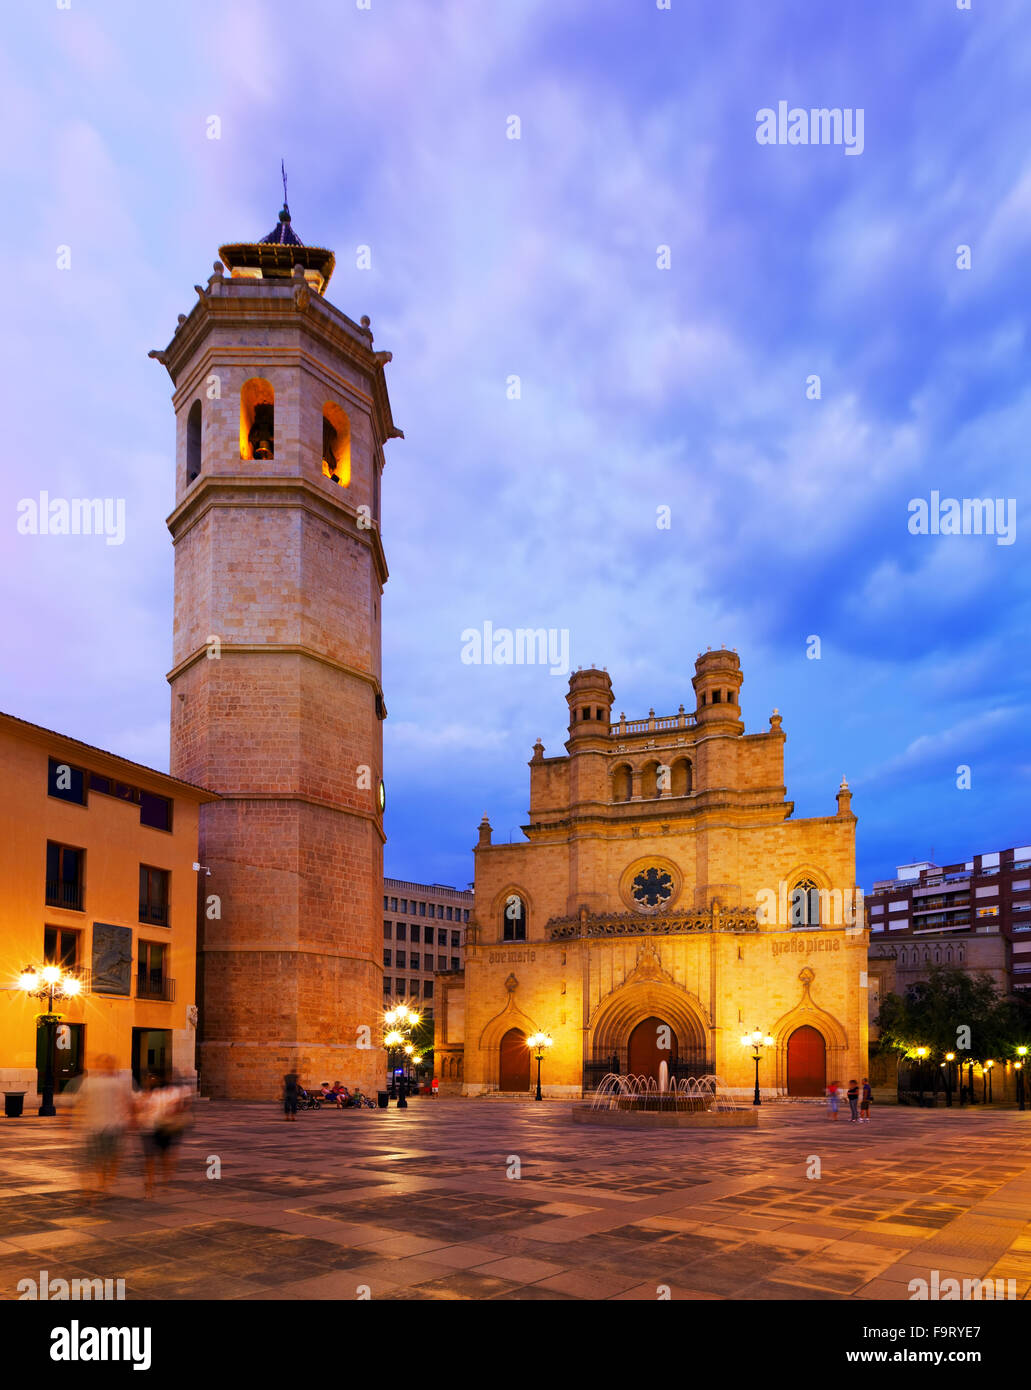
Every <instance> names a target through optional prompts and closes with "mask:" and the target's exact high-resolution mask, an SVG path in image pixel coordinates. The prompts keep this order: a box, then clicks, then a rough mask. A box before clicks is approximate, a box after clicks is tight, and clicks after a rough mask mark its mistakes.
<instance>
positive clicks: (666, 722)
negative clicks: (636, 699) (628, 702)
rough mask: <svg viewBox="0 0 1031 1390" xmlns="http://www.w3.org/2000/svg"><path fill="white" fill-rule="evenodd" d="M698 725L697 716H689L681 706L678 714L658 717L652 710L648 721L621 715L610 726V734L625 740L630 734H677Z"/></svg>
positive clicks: (649, 712)
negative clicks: (678, 731)
mask: <svg viewBox="0 0 1031 1390" xmlns="http://www.w3.org/2000/svg"><path fill="white" fill-rule="evenodd" d="M697 723H698V718H697V716H696V715H694V714H688V713H687V712H686V711H685V710H684V706H683V705H681V706H680V708H679V710H678V711H677V713H676V714H659V715H657V714H656V713H655V711H654V710H653V709H650V710H649V711H648V718H647V719H627V717H626V715H625V714H621V715H620V716H619V721H618V722H617V723H614V724H610V725H609V734H610V736H611V737H612V738H625V737H626V736H627V735H628V734H655V733H660V734H664V733H675V732H676V731H677V729H693V728H694V727H695V725H696V724H697Z"/></svg>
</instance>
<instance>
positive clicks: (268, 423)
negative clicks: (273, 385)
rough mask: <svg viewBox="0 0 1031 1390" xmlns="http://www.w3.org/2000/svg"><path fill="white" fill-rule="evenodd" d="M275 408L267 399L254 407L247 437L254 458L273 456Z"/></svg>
mask: <svg viewBox="0 0 1031 1390" xmlns="http://www.w3.org/2000/svg"><path fill="white" fill-rule="evenodd" d="M274 437H275V410H274V407H273V406H272V405H271V404H270V403H269V402H267V401H261V402H260V403H259V404H258V405H256V406H255V407H254V423H253V424H252V425H251V428H250V433H249V434H248V436H247V438H248V440H249V441H250V445H251V448H252V450H253V451H254V452H253V457H254V458H256V459H270V458H275V444H274Z"/></svg>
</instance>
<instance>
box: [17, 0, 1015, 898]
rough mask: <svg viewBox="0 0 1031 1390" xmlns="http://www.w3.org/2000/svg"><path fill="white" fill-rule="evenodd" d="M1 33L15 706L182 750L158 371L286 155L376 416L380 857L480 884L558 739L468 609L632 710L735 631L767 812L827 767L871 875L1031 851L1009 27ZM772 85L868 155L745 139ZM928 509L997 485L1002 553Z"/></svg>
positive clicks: (699, 21)
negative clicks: (95, 532)
mask: <svg viewBox="0 0 1031 1390" xmlns="http://www.w3.org/2000/svg"><path fill="white" fill-rule="evenodd" d="M5 26H6V29H7V34H6V38H7V42H6V43H5V46H4V53H3V55H2V56H0V92H2V97H0V101H2V102H3V106H4V113H3V119H4V130H5V135H6V136H7V139H6V140H5V142H4V148H3V153H2V156H0V161H2V162H0V169H2V175H3V188H4V202H5V210H6V216H5V218H4V229H5V235H4V249H3V254H4V287H3V289H4V331H3V334H2V340H0V341H2V348H0V350H2V354H3V359H2V370H3V380H4V386H5V390H4V392H3V398H4V408H3V420H4V429H5V434H6V439H5V440H4V447H3V450H2V465H0V469H2V483H0V518H6V520H5V521H2V522H0V526H2V530H3V534H4V535H5V537H6V539H5V541H4V544H3V546H2V560H0V592H2V601H3V614H4V643H3V652H4V659H3V669H2V674H0V708H3V709H5V710H7V711H10V712H12V713H14V714H18V715H20V716H22V717H24V718H27V719H30V720H33V721H35V722H37V723H40V724H44V725H48V726H50V727H52V728H55V729H59V730H62V731H64V732H67V733H70V734H73V735H75V736H77V737H79V738H83V739H86V740H88V741H89V742H92V743H97V744H100V745H102V746H105V747H109V748H111V749H113V750H115V751H117V752H120V753H123V754H125V755H127V756H129V757H131V758H135V759H138V760H140V761H143V762H147V763H151V764H153V765H154V766H156V767H161V768H165V767H167V765H168V764H167V758H168V722H167V721H168V703H169V700H168V688H167V684H166V681H165V672H166V671H167V669H168V667H169V666H170V664H171V592H172V548H171V544H170V541H169V538H168V534H167V531H166V528H165V524H164V519H165V517H166V515H167V514H168V512H169V511H170V510H171V505H172V497H173V471H172V451H173V420H172V413H171V409H170V405H169V396H170V390H171V387H170V382H169V380H168V377H167V375H166V373H165V372H164V370H163V369H162V368H161V367H160V366H158V365H157V364H156V363H154V362H152V361H149V360H148V359H147V351H148V349H150V348H152V347H159V346H164V345H165V344H166V343H167V341H168V339H169V338H170V337H171V334H172V330H173V328H174V326H175V321H176V315H177V314H178V313H181V312H186V311H187V310H188V309H189V308H190V306H191V304H192V303H193V301H194V294H193V290H192V286H193V285H194V283H195V282H197V281H199V280H203V279H204V278H205V277H206V276H207V274H209V273H210V268H211V262H212V259H213V257H214V254H215V250H216V248H217V246H218V245H219V244H220V243H221V242H224V241H232V240H246V239H250V238H257V237H259V236H261V235H263V234H264V233H265V232H267V231H268V230H269V229H270V227H271V226H272V225H273V224H274V222H275V217H276V213H277V211H278V208H279V204H280V195H281V188H280V183H279V160H280V156H285V158H286V162H287V168H288V172H289V175H290V203H291V210H292V212H293V215H294V225H295V227H296V229H297V230H298V232H299V234H300V235H301V237H302V238H303V239H304V240H306V241H309V242H313V243H317V244H322V245H328V246H331V247H333V248H334V249H335V250H336V252H337V257H338V270H337V273H336V276H335V278H334V281H333V284H332V287H331V290H332V293H331V298H332V299H333V300H334V302H336V303H337V304H338V305H339V306H340V307H341V308H342V309H344V311H345V312H347V313H348V314H350V315H351V316H352V317H354V318H358V317H359V316H360V315H362V314H365V313H367V314H370V315H371V317H372V324H373V330H374V332H375V335H376V346H377V347H380V348H389V349H391V350H392V351H393V353H394V361H393V364H392V365H391V367H390V368H389V369H388V371H389V384H390V390H391V396H392V401H393V408H394V416H395V419H396V420H397V422H398V424H399V425H400V426H401V427H402V428H403V429H404V431H405V434H406V439H405V441H404V442H401V441H397V442H395V443H392V444H390V445H389V446H388V466H387V472H386V475H385V479H384V526H383V534H384V541H385V545H386V551H387V557H388V561H389V564H390V569H391V577H390V582H389V585H388V588H387V593H386V597H385V602H384V654H385V655H384V685H385V689H386V695H387V704H388V708H389V712H390V718H389V720H388V722H387V725H386V732H385V738H386V777H387V783H388V789H389V790H388V796H389V807H388V823H387V829H388V833H389V836H390V839H389V843H388V846H387V861H386V862H387V871H388V872H389V873H392V874H395V875H397V876H401V877H407V878H413V879H427V880H437V881H443V882H448V883H453V884H457V885H464V884H465V883H466V882H467V881H468V880H469V879H471V877H472V856H471V854H470V853H469V849H470V847H471V845H472V844H473V842H474V840H475V832H476V825H477V822H478V821H479V819H480V816H481V815H482V813H483V812H484V811H488V812H489V814H490V817H491V820H492V822H493V824H494V826H495V839H507V838H508V837H509V835H510V834H511V835H513V836H515V837H518V836H519V834H520V832H519V829H518V827H519V826H520V825H521V824H522V823H523V822H524V821H525V819H526V809H527V778H528V774H527V770H526V766H525V763H526V760H527V759H528V757H529V756H530V752H531V746H532V744H533V741H534V739H535V738H536V737H537V736H538V735H540V736H541V737H542V738H543V739H544V742H545V745H546V747H547V750H548V752H549V753H559V752H561V751H562V742H563V739H564V737H565V710H566V707H565V703H564V698H563V697H564V694H565V690H566V679H565V677H563V676H558V675H551V674H549V672H548V671H547V670H546V669H544V668H541V667H533V666H529V667H519V668H513V667H503V666H466V665H463V664H462V663H461V661H460V659H459V652H460V648H461V644H460V640H459V638H460V633H461V632H462V630H463V629H464V628H467V627H479V626H481V625H482V624H483V622H484V621H488V620H489V621H490V622H492V623H493V624H494V625H495V626H496V627H497V626H508V627H513V628H514V627H521V626H531V627H554V628H558V629H568V631H569V634H570V641H571V649H572V650H571V655H572V662H573V665H574V666H576V665H589V664H592V663H596V664H598V665H604V666H606V667H607V668H608V670H609V671H610V673H611V675H612V680H613V684H614V687H615V692H616V706H615V707H616V711H617V713H618V711H619V710H621V709H622V710H625V711H626V713H627V715H628V717H639V716H642V715H644V714H645V713H646V712H647V710H648V708H649V707H650V706H653V707H654V708H655V710H656V712H657V713H659V714H663V713H669V712H672V711H674V710H675V709H676V708H677V706H678V705H679V704H680V703H681V701H683V702H684V704H685V705H687V706H688V708H691V707H692V706H693V697H692V694H691V685H690V678H691V675H692V673H693V663H694V660H695V657H696V655H697V653H698V651H699V650H701V649H704V648H705V647H706V646H710V645H711V646H718V645H720V644H721V643H723V644H725V645H727V646H733V647H736V648H737V649H738V651H739V652H740V654H741V657H742V662H743V666H744V673H745V684H744V688H743V692H742V707H743V712H744V717H745V720H746V724H747V727H748V728H749V729H751V730H761V729H764V728H766V727H767V721H768V717H769V714H770V711H771V710H772V708H773V707H774V706H777V707H779V708H780V710H781V712H782V714H783V718H784V729H785V731H786V733H787V736H788V737H787V745H786V781H787V786H788V794H789V796H791V797H793V798H794V800H795V804H796V814H799V815H825V814H829V813H832V812H833V810H834V805H835V803H834V792H835V789H836V787H837V784H838V782H839V780H840V778H841V775H842V773H846V774H847V775H848V777H849V780H850V782H851V784H852V786H853V788H854V791H855V798H854V802H853V806H854V809H855V811H856V812H857V814H858V816H859V838H858V859H859V864H858V877H859V882H860V883H861V884H863V885H865V886H867V887H869V884H870V881H871V880H872V879H873V878H875V877H880V876H883V875H885V874H890V873H892V872H893V869H894V866H895V864H896V863H900V862H903V861H906V860H908V859H911V858H923V857H926V856H928V855H930V854H931V852H932V849H933V852H934V854H935V856H936V857H937V858H938V860H939V862H947V861H951V860H955V859H962V858H966V857H967V855H968V854H970V853H973V852H979V851H982V850H988V849H992V848H997V847H1000V846H1001V847H1005V846H1009V845H1023V844H1025V843H1027V842H1029V841H1031V814H1029V812H1028V781H1029V773H1031V751H1029V738H1028V733H1027V727H1028V718H1029V710H1028V704H1029V698H1028V689H1029V673H1028V598H1029V582H1028V569H1027V563H1026V559H1025V555H1026V542H1025V539H1024V532H1023V529H1022V528H1023V526H1024V524H1025V523H1024V519H1023V518H1024V513H1023V512H1022V511H1021V508H1022V507H1023V506H1024V499H1025V496H1026V491H1025V487H1024V479H1025V477H1026V474H1027V456H1028V448H1029V440H1031V370H1029V367H1031V362H1029V357H1031V344H1029V341H1028V330H1027V315H1028V304H1029V277H1028V257H1029V254H1031V138H1029V137H1031V116H1029V109H1031V107H1029V102H1028V99H1027V93H1028V91H1029V90H1031V20H1029V17H1028V14H1027V8H1026V4H1025V3H1024V0H973V7H972V9H971V10H970V11H965V10H958V9H957V8H956V5H955V3H954V0H906V3H905V4H904V5H900V4H899V3H898V0H864V3H862V4H846V5H838V4H826V3H822V0H768V3H759V0H747V3H746V0H740V3H735V4H727V3H711V2H710V0H671V9H669V10H668V11H665V10H659V9H658V8H657V7H656V5H655V3H654V0H491V3H485V0H432V2H431V0H371V9H369V10H359V9H358V8H357V6H356V4H355V3H354V2H353V0H326V2H325V3H315V2H314V0H297V3H294V4H292V5H283V4H282V3H281V0H275V3H266V0H203V3H199V2H198V3H194V0H177V3H176V4H174V5H148V6H142V5H140V4H139V3H138V0H124V2H123V0H92V2H91V0H71V7H70V9H68V10H61V9H59V8H58V7H57V5H56V4H55V3H53V0H50V3H46V0H40V3H38V4H34V5H31V6H29V5H22V6H18V7H16V8H14V9H12V11H11V13H10V14H8V15H7V16H6V17H5ZM781 99H783V100H786V101H788V102H789V103H791V104H792V105H798V106H804V107H810V106H813V107H842V108H845V107H850V108H862V109H863V110H864V112H865V149H864V151H863V153H862V154H861V155H860V156H857V157H856V156H853V157H850V156H847V155H846V154H845V153H844V151H843V149H842V148H840V147H838V148H834V147H827V148H825V147H805V146H784V147H765V146H760V145H758V144H757V143H756V139H755V130H756V112H757V110H758V109H759V108H761V107H766V106H775V105H776V104H777V102H778V101H779V100H781ZM513 115H516V116H518V117H519V118H520V121H521V127H522V129H521V137H522V138H521V139H519V140H512V139H508V138H506V123H507V122H508V119H509V117H511V116H513ZM211 116H218V117H219V118H220V121H221V138H220V139H218V140H212V139H209V138H207V132H208V129H209V117H211ZM62 245H66V246H69V247H70V248H71V255H72V265H71V269H70V270H64V271H62V270H58V269H57V264H56V261H57V255H56V253H57V248H58V246H62ZM360 245H368V246H369V247H371V249H372V268H371V269H367V270H360V269H358V268H357V267H356V264H355V248H357V247H358V246H360ZM960 245H969V246H970V247H971V269H970V270H959V269H957V247H958V246H960ZM661 246H668V247H669V248H670V268H669V269H659V268H658V266H657V258H658V248H659V247H661ZM811 374H818V375H819V376H820V377H821V379H822V399H820V400H809V399H807V398H806V390H805V386H806V378H807V377H808V376H810V375H811ZM511 375H518V376H519V378H520V379H521V382H522V396H521V399H519V400H509V399H508V398H507V395H506V381H507V379H508V378H509V377H510V376H511ZM44 488H45V489H46V490H48V491H49V492H50V494H51V495H53V496H65V497H82V496H90V497H94V496H100V497H113V498H124V499H125V502H126V508H127V526H128V531H127V537H126V540H125V543H124V545H122V546H105V545H104V543H103V541H102V540H98V539H96V538H87V537H82V538H64V539H58V538H55V537H26V536H19V535H18V534H17V532H16V509H17V503H18V501H19V500H20V499H21V498H24V497H31V496H36V495H38V492H39V491H40V489H44ZM932 489H935V490H938V491H939V492H940V493H941V495H942V496H955V497H959V498H962V497H989V496H990V497H1000V498H1015V499H1016V505H1017V533H1016V534H1017V538H1016V543H1015V544H1013V545H1009V546H1000V545H997V544H996V542H995V539H994V538H993V537H985V536H957V537H944V536H939V537H934V536H913V535H910V534H909V532H908V529H907V520H908V510H907V508H908V504H909V502H910V500H911V499H913V498H919V497H923V498H928V497H929V496H930V493H931V491H932ZM663 506H666V507H669V508H670V509H671V513H670V516H671V525H670V527H669V529H668V530H661V529H659V528H658V527H657V525H656V517H657V508H659V507H663ZM811 636H818V637H819V638H820V640H821V656H820V659H819V660H809V659H807V656H806V650H807V638H809V637H811ZM960 765H968V766H969V767H970V770H971V771H970V776H971V786H970V789H969V790H959V789H958V788H957V785H956V782H957V771H956V770H957V767H959V766H960Z"/></svg>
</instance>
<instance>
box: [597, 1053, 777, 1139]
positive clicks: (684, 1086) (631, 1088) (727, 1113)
mask: <svg viewBox="0 0 1031 1390" xmlns="http://www.w3.org/2000/svg"><path fill="white" fill-rule="evenodd" d="M573 1120H574V1121H575V1122H576V1123H577V1124H610V1125H618V1126H622V1127H631V1128H633V1127H643V1128H647V1127H650V1126H661V1127H668V1128H680V1127H683V1128H692V1127H693V1128H696V1129H716V1128H724V1127H730V1128H746V1129H754V1128H756V1126H757V1125H758V1123H759V1115H758V1111H757V1110H756V1109H755V1108H754V1107H753V1106H750V1105H749V1106H739V1105H737V1104H735V1101H734V1099H733V1097H732V1096H731V1095H730V1094H729V1093H728V1091H727V1088H726V1085H725V1084H724V1082H723V1080H722V1079H721V1078H720V1077H718V1076H716V1075H715V1074H714V1073H712V1072H710V1073H708V1074H707V1075H706V1076H698V1077H695V1076H685V1077H681V1078H680V1079H679V1080H678V1079H676V1078H674V1080H673V1081H672V1082H671V1081H670V1080H669V1070H668V1068H667V1066H666V1063H665V1062H661V1063H660V1064H659V1076H658V1080H656V1078H655V1077H654V1076H634V1075H631V1074H621V1073H617V1072H614V1071H610V1072H609V1073H608V1074H607V1075H606V1076H605V1077H604V1078H603V1079H602V1082H601V1085H600V1086H599V1087H598V1089H597V1090H596V1091H595V1092H594V1094H593V1095H592V1096H591V1097H590V1099H589V1101H586V1102H585V1103H584V1104H582V1105H574V1106H573Z"/></svg>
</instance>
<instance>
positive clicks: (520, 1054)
mask: <svg viewBox="0 0 1031 1390" xmlns="http://www.w3.org/2000/svg"><path fill="white" fill-rule="evenodd" d="M498 1088H499V1090H502V1091H528V1090H529V1089H530V1049H529V1048H528V1047H527V1046H526V1034H525V1033H523V1032H521V1031H520V1029H518V1028H510V1029H509V1030H508V1032H507V1033H506V1034H505V1036H504V1037H503V1038H502V1039H501V1079H500V1082H499V1083H498Z"/></svg>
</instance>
